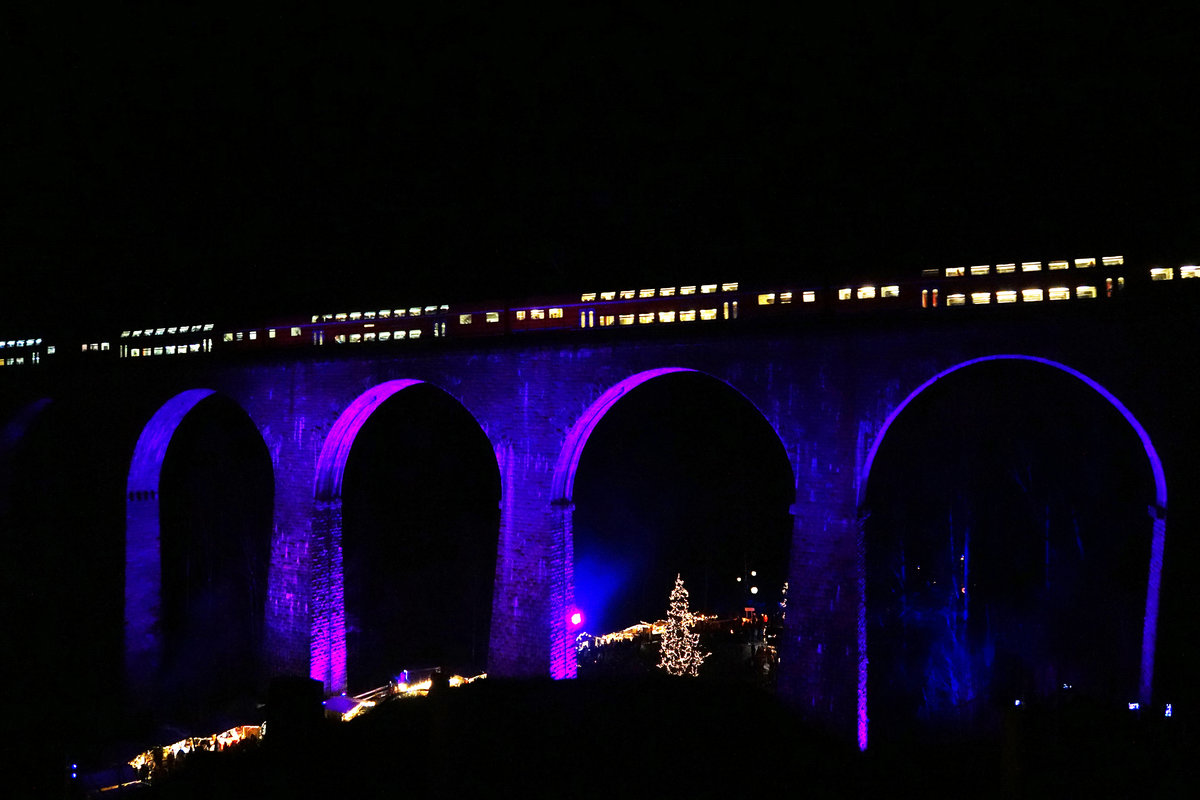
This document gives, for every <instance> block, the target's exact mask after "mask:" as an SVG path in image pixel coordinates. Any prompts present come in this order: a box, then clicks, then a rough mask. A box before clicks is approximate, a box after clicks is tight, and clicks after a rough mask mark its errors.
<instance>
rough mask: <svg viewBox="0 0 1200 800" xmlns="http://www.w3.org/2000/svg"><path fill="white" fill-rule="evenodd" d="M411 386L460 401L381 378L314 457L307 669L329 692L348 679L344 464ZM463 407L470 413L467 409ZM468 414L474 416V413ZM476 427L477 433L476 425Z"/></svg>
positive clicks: (415, 382) (416, 383) (342, 416)
mask: <svg viewBox="0 0 1200 800" xmlns="http://www.w3.org/2000/svg"><path fill="white" fill-rule="evenodd" d="M415 386H429V387H430V388H433V389H436V390H437V391H438V392H439V393H440V394H441V395H444V396H445V398H446V399H447V400H449V401H451V402H453V403H455V404H456V405H458V406H459V407H461V406H462V404H461V403H460V402H459V401H458V400H457V398H454V397H453V396H452V395H450V394H449V393H447V392H445V391H444V390H442V389H440V388H439V387H437V386H435V385H434V384H430V383H426V382H424V381H421V380H414V379H396V380H390V381H385V382H383V383H380V384H378V385H376V386H373V387H371V388H370V389H368V390H366V391H365V392H363V393H362V394H360V395H359V396H358V397H356V398H355V399H354V400H353V401H352V402H351V403H350V404H349V405H348V406H347V407H346V409H345V410H344V411H343V412H342V413H341V414H340V415H339V416H338V418H337V420H336V421H335V422H334V424H333V427H332V428H331V429H330V431H329V434H328V435H327V436H326V438H325V441H324V443H323V444H322V447H321V452H320V454H319V455H318V457H317V462H316V470H315V473H316V474H315V477H314V484H313V503H314V506H313V524H312V543H311V557H312V598H313V600H312V611H311V631H310V636H311V639H310V641H311V645H310V662H309V674H310V676H311V677H312V678H315V679H317V680H320V681H322V683H324V685H325V687H326V690H327V691H330V692H341V691H346V689H347V683H348V675H347V644H346V616H345V614H346V610H345V584H344V579H345V574H344V569H343V568H344V564H343V559H342V542H343V537H342V533H343V530H342V526H343V507H342V500H343V495H342V485H343V479H344V477H345V473H346V466H347V464H348V462H349V459H350V454H351V450H352V449H353V447H354V444H355V441H356V438H357V436H358V434H359V432H360V431H361V430H362V428H363V426H364V425H365V424H366V423H367V420H368V419H370V418H371V416H372V415H373V414H374V413H375V412H376V411H378V410H379V409H380V407H381V406H383V405H384V404H385V403H386V402H387V401H388V400H390V399H392V398H393V397H395V396H396V395H397V394H399V393H400V392H403V391H404V390H406V389H411V388H412V387H415ZM464 411H465V409H464ZM466 413H468V414H470V412H469V411H467V412H466ZM471 418H472V419H475V417H474V415H471ZM476 424H478V421H477V420H476ZM480 431H481V433H482V428H481V429H480ZM489 450H490V448H489ZM493 467H494V468H495V469H496V470H497V474H498V473H499V469H498V467H496V466H495V465H494V464H493ZM493 556H494V553H493ZM489 588H490V587H489Z"/></svg>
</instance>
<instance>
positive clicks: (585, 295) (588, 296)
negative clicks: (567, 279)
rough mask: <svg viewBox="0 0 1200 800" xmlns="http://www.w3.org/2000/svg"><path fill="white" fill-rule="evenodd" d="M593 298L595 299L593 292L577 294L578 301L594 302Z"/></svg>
mask: <svg viewBox="0 0 1200 800" xmlns="http://www.w3.org/2000/svg"><path fill="white" fill-rule="evenodd" d="M595 300H596V293H595V292H584V293H583V294H582V295H580V296H579V302H581V303H591V302H594V301H595Z"/></svg>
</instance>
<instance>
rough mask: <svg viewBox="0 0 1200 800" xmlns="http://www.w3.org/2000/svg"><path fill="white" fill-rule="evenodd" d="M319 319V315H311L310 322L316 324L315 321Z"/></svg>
mask: <svg viewBox="0 0 1200 800" xmlns="http://www.w3.org/2000/svg"><path fill="white" fill-rule="evenodd" d="M320 318H321V315H320V314H313V315H312V321H313V322H316V321H317V320H318V319H320Z"/></svg>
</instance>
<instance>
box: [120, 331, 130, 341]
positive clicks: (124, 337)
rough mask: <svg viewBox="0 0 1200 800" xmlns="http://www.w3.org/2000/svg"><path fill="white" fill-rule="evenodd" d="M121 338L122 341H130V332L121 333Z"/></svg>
mask: <svg viewBox="0 0 1200 800" xmlns="http://www.w3.org/2000/svg"><path fill="white" fill-rule="evenodd" d="M121 338H122V339H128V338H129V331H121Z"/></svg>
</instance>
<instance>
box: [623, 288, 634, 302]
mask: <svg viewBox="0 0 1200 800" xmlns="http://www.w3.org/2000/svg"><path fill="white" fill-rule="evenodd" d="M634 294H636V293H635V292H634V291H633V289H622V290H621V299H622V300H632V299H633V296H634Z"/></svg>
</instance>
